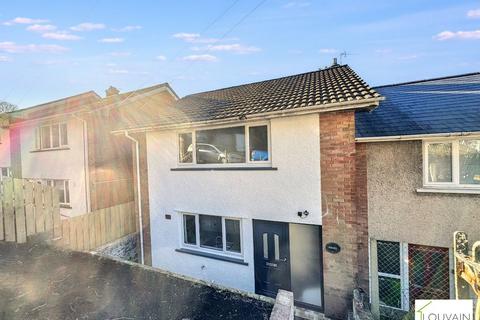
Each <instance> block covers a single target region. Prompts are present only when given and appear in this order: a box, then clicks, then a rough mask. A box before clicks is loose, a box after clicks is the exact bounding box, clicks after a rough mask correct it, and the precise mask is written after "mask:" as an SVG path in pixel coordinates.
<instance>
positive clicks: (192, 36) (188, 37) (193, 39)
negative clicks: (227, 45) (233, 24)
mask: <svg viewBox="0 0 480 320" xmlns="http://www.w3.org/2000/svg"><path fill="white" fill-rule="evenodd" d="M173 37H174V38H176V39H180V40H183V41H185V42H189V43H215V42H218V39H216V38H202V37H200V34H198V33H186V32H180V33H175V34H174V35H173Z"/></svg>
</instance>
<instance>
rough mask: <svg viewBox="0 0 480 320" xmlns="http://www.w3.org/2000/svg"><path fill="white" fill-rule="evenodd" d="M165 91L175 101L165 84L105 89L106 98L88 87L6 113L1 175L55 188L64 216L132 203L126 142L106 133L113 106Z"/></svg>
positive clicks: (129, 154)
mask: <svg viewBox="0 0 480 320" xmlns="http://www.w3.org/2000/svg"><path fill="white" fill-rule="evenodd" d="M165 95H167V96H169V97H170V99H176V95H175V93H174V92H173V91H172V90H171V88H170V87H169V85H168V84H160V85H156V86H153V87H149V88H144V89H140V90H135V91H132V92H126V93H120V92H119V91H118V90H117V89H116V88H113V87H110V88H109V89H108V90H107V91H106V97H105V98H102V97H100V96H98V95H97V94H96V93H95V92H93V91H89V92H85V93H82V94H79V95H75V96H71V97H67V98H63V99H60V100H56V101H52V102H48V103H45V104H41V105H37V106H33V107H30V108H25V109H20V110H17V111H14V112H11V113H9V118H10V119H9V125H8V128H7V126H6V127H4V128H2V134H1V137H0V139H2V144H0V155H1V160H0V161H1V167H2V170H3V168H8V169H5V170H4V171H5V172H2V173H3V174H4V175H12V176H14V177H17V178H26V179H30V180H35V181H38V182H39V183H42V184H47V185H51V186H55V187H56V188H57V189H58V190H59V191H60V207H61V208H60V213H61V215H62V216H64V217H72V216H77V215H81V214H84V213H87V212H91V211H95V210H98V209H102V208H107V207H111V206H114V205H116V204H121V203H126V202H129V201H133V200H134V186H133V171H132V168H133V163H132V148H131V144H130V142H129V141H127V140H125V139H124V138H121V137H116V136H113V135H112V134H111V133H110V132H111V130H112V128H113V126H114V125H115V122H116V120H117V110H116V109H117V108H118V107H119V106H120V105H121V104H123V103H124V102H125V101H126V100H134V101H141V102H142V103H146V102H147V101H152V100H155V101H156V102H158V101H160V100H159V98H158V97H164V96H165ZM159 105H161V103H160V104H159ZM4 142H5V144H4Z"/></svg>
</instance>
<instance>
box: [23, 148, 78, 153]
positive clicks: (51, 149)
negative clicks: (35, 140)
mask: <svg viewBox="0 0 480 320" xmlns="http://www.w3.org/2000/svg"><path fill="white" fill-rule="evenodd" d="M60 150H70V147H60V148H50V149H37V150H32V151H30V152H31V153H36V152H47V151H60Z"/></svg>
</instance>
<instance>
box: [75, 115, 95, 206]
mask: <svg viewBox="0 0 480 320" xmlns="http://www.w3.org/2000/svg"><path fill="white" fill-rule="evenodd" d="M73 116H74V117H75V118H77V119H78V120H80V121H82V126H83V168H84V170H83V172H84V175H85V205H86V206H87V208H86V209H87V212H91V208H90V175H89V174H88V173H89V170H88V143H87V140H88V136H87V120H85V119H83V118H80V117H79V116H77V115H76V114H73Z"/></svg>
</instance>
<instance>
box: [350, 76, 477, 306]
mask: <svg viewBox="0 0 480 320" xmlns="http://www.w3.org/2000/svg"><path fill="white" fill-rule="evenodd" d="M375 90H376V91H377V92H379V93H380V94H381V95H382V96H384V97H385V100H384V101H382V102H381V103H380V106H379V107H378V108H376V109H375V110H373V111H370V112H363V111H359V112H357V114H356V137H357V138H356V141H357V150H363V152H362V153H361V154H359V155H357V161H358V162H361V163H364V165H363V166H364V169H363V170H365V173H366V174H365V176H364V177H363V179H364V180H366V181H367V185H368V193H367V198H368V235H369V238H370V267H371V273H370V276H371V279H370V280H371V282H370V292H371V298H372V304H373V307H374V309H376V310H377V313H378V311H379V310H378V309H379V306H380V312H381V313H382V314H383V315H391V314H395V313H397V314H398V313H401V311H402V310H403V311H408V310H409V309H410V308H411V306H412V304H413V303H414V301H415V299H434V298H436V299H449V298H454V297H455V296H454V280H453V256H452V243H453V232H454V231H457V230H462V231H466V232H467V233H468V234H470V235H471V236H473V237H474V238H475V239H478V237H479V235H480V73H472V74H465V75H458V76H451V77H445V78H438V79H431V80H422V81H415V82H409V83H402V84H394V85H387V86H381V87H377V88H375Z"/></svg>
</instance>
